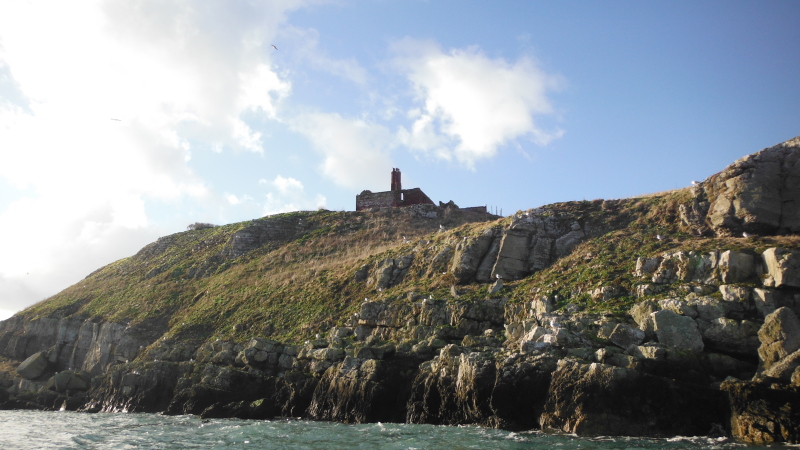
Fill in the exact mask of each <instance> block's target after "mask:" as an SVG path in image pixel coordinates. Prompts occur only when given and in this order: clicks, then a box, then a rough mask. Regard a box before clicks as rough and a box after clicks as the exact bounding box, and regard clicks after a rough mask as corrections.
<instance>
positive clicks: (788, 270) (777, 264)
mask: <svg viewBox="0 0 800 450" xmlns="http://www.w3.org/2000/svg"><path fill="white" fill-rule="evenodd" d="M762 257H763V258H764V263H765V265H766V267H767V271H768V273H769V276H770V277H772V279H773V280H774V282H775V287H778V288H780V287H800V252H797V251H792V250H786V249H783V248H780V247H778V248H768V249H766V250H765V251H764V253H763V254H762Z"/></svg>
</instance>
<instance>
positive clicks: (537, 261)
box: [528, 236, 553, 272]
mask: <svg viewBox="0 0 800 450" xmlns="http://www.w3.org/2000/svg"><path fill="white" fill-rule="evenodd" d="M552 255H553V239H552V238H548V237H544V236H534V237H533V238H532V239H531V251H530V253H529V256H528V264H529V267H530V271H531V272H535V271H537V270H542V269H544V268H546V267H547V266H549V265H550V261H551V259H552Z"/></svg>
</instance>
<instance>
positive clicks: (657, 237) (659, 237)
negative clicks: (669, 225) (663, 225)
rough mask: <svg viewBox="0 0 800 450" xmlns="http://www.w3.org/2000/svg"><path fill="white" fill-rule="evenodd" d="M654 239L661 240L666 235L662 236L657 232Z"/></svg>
mask: <svg viewBox="0 0 800 450" xmlns="http://www.w3.org/2000/svg"><path fill="white" fill-rule="evenodd" d="M656 239H658V240H659V241H663V240H664V239H666V237H664V236H662V235H660V234H657V235H656Z"/></svg>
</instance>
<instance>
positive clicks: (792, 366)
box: [764, 350, 800, 384]
mask: <svg viewBox="0 0 800 450" xmlns="http://www.w3.org/2000/svg"><path fill="white" fill-rule="evenodd" d="M798 368H800V350H798V351H795V352H794V353H792V354H790V355H788V356H786V357H785V358H783V359H781V360H780V361H778V362H777V363H775V364H773V365H772V367H770V368H769V369H767V370H766V371H765V372H764V375H766V376H768V377H772V378H777V379H778V380H780V381H783V382H784V383H787V384H788V383H791V382H792V376H793V374H794V372H795V371H796V370H797V369H798Z"/></svg>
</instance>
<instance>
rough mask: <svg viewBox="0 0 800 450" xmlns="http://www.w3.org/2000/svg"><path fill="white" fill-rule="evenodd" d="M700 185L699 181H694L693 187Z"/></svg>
mask: <svg viewBox="0 0 800 450" xmlns="http://www.w3.org/2000/svg"><path fill="white" fill-rule="evenodd" d="M698 184H700V183H698V182H697V181H694V180H692V186H697V185H698Z"/></svg>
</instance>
